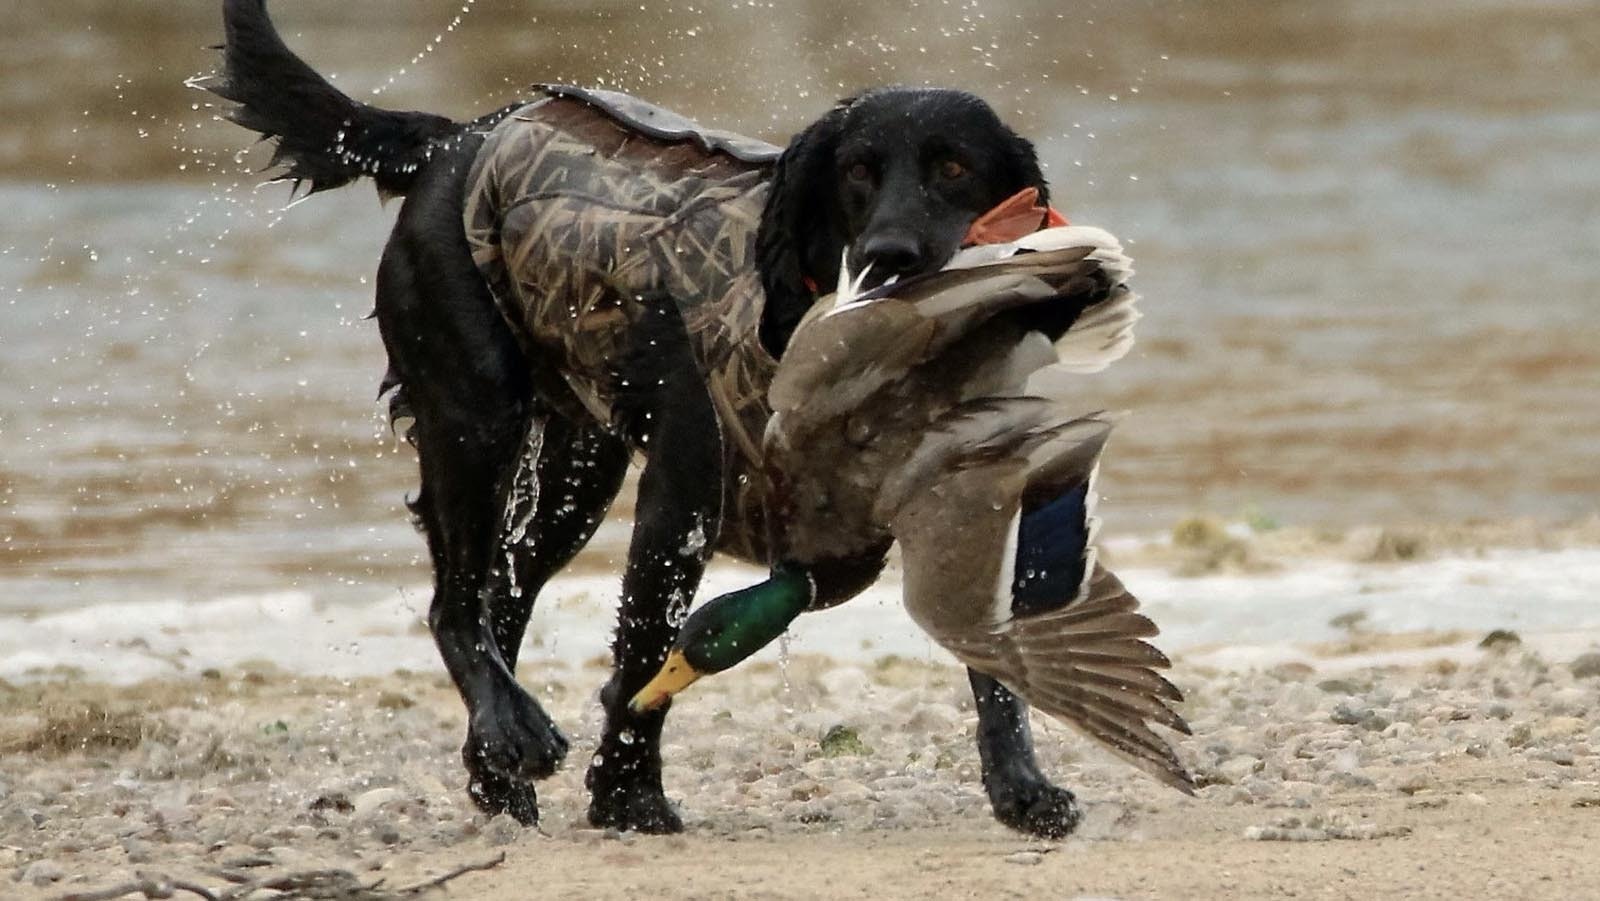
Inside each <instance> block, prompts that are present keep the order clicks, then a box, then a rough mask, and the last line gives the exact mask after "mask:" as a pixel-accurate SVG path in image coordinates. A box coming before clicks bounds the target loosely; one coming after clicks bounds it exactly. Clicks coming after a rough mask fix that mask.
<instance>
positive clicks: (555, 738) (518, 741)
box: [462, 686, 567, 819]
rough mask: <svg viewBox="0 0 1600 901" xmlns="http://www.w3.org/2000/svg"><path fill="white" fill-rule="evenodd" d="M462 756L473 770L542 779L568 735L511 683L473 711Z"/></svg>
mask: <svg viewBox="0 0 1600 901" xmlns="http://www.w3.org/2000/svg"><path fill="white" fill-rule="evenodd" d="M462 756H463V757H464V758H466V760H467V767H468V769H469V770H470V771H471V772H473V773H474V774H476V773H479V772H483V771H487V772H490V773H497V774H499V775H501V776H505V777H508V778H510V779H512V780H518V779H522V780H526V779H544V778H546V777H548V776H550V775H552V774H554V773H555V771H556V770H557V769H558V768H559V767H560V766H561V761H563V760H565V759H566V756H567V738H566V736H564V735H562V734H561V730H560V729H557V728H556V724H555V723H554V722H552V721H551V719H550V715H549V714H547V713H545V712H544V708H542V707H540V706H539V703H538V702H537V701H535V700H534V699H533V698H531V697H529V696H528V693H527V692H525V691H523V690H522V689H521V688H520V687H518V686H513V687H512V688H511V689H509V690H507V691H504V692H501V693H500V694H498V695H496V696H494V697H493V698H492V699H491V700H488V701H485V702H483V703H481V704H479V705H478V708H477V709H476V710H474V711H472V715H471V718H470V720H469V725H468V728H467V746H466V747H465V748H463V749H462ZM475 765H476V767H475ZM519 819H520V817H519Z"/></svg>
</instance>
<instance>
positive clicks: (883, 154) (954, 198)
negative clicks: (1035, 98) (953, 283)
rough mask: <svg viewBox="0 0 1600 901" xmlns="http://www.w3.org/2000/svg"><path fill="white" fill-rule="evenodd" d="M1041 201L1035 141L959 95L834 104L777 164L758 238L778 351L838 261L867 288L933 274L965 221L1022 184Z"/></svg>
mask: <svg viewBox="0 0 1600 901" xmlns="http://www.w3.org/2000/svg"><path fill="white" fill-rule="evenodd" d="M1029 187H1034V188H1038V189H1039V196H1040V202H1041V203H1048V193H1047V187H1046V185H1045V183H1044V177H1043V175H1041V174H1040V171H1039V162H1038V158H1037V157H1036V156H1035V154H1034V150H1033V145H1032V144H1030V143H1029V142H1028V141H1027V140H1025V139H1023V138H1022V137H1020V136H1018V135H1017V134H1016V133H1015V132H1013V131H1012V130H1011V129H1009V128H1007V127H1006V125H1005V124H1004V123H1003V122H1001V121H1000V117H999V116H996V115H995V113H994V110H993V109H991V108H990V107H989V105H988V104H987V103H984V102H983V101H982V100H980V99H978V98H977V97H974V96H973V95H971V94H967V93H964V92H962V91H952V90H936V89H922V88H884V89H880V90H875V91H869V92H867V93H864V94H860V95H858V96H856V97H852V98H849V99H847V100H843V101H841V102H840V103H839V104H838V105H837V106H835V107H834V108H833V109H832V110H831V111H829V112H828V114H827V115H825V116H823V117H822V118H821V119H819V120H817V121H816V122H815V123H813V124H812V125H811V126H810V127H809V128H807V129H806V130H805V131H803V132H801V133H800V134H799V135H796V136H795V138H794V140H793V141H791V142H790V143H789V147H788V148H787V149H786V150H785V151H784V152H783V156H782V157H781V158H780V159H779V160H778V163H777V167H776V169H775V171H774V173H773V178H772V188H771V193H770V194H769V196H768V198H767V206H766V210H765V213H764V214H763V216H762V221H761V229H760V233H759V235H758V237H757V258H758V261H759V264H760V267H761V280H762V286H763V287H764V288H765V289H766V295H767V307H766V310H765V313H764V314H763V317H762V327H761V340H762V343H763V344H765V345H766V346H767V348H768V350H770V351H772V352H773V353H774V355H776V354H777V353H778V352H779V351H780V350H781V349H782V347H783V346H784V344H786V343H787V341H788V336H789V334H790V333H791V332H792V331H793V328H794V325H795V324H796V323H797V322H798V321H799V319H800V317H801V316H802V315H803V314H804V313H805V310H806V308H807V307H809V306H810V301H811V298H812V296H813V288H815V287H817V286H820V287H822V288H823V290H827V289H829V288H831V287H832V286H833V284H834V283H835V281H836V280H837V278H838V275H839V262H840V259H841V257H842V256H844V254H845V253H846V252H847V251H848V257H847V258H846V259H847V261H848V263H849V266H850V270H851V271H852V272H855V273H860V272H863V271H865V272H866V273H867V275H866V281H865V284H866V285H867V286H874V285H878V284H882V283H883V281H884V280H886V279H888V278H889V277H891V276H906V275H915V274H918V273H923V272H931V271H934V270H936V269H938V268H940V267H941V266H943V265H944V264H945V263H946V262H948V261H949V259H950V257H951V256H952V255H953V254H954V253H955V252H956V251H957V250H958V249H960V246H961V241H962V238H963V237H964V236H965V235H966V233H967V229H968V227H969V226H971V224H972V221H973V220H974V219H976V218H978V217H979V216H981V215H983V213H985V212H987V211H988V210H990V209H991V208H993V207H994V206H996V205H997V204H999V203H1000V202H1002V201H1004V200H1005V199H1006V198H1008V197H1010V196H1011V195H1013V194H1015V193H1016V192H1018V191H1020V190H1022V189H1024V188H1029Z"/></svg>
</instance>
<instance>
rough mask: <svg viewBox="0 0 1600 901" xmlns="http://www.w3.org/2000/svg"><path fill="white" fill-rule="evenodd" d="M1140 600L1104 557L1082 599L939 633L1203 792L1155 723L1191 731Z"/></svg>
mask: <svg viewBox="0 0 1600 901" xmlns="http://www.w3.org/2000/svg"><path fill="white" fill-rule="evenodd" d="M1138 607H1139V602H1138V600H1137V599H1136V598H1135V597H1134V596H1133V595H1132V594H1130V593H1129V592H1128V590H1127V589H1126V588H1125V587H1123V585H1122V582H1121V581H1120V580H1118V579H1117V577H1116V576H1114V575H1112V574H1111V572H1110V571H1108V570H1106V569H1105V568H1103V567H1099V566H1096V567H1095V570H1094V573H1093V576H1092V577H1091V579H1090V584H1089V590H1088V596H1087V597H1085V598H1083V599H1081V600H1079V601H1078V602H1077V603H1074V604H1071V605H1068V606H1067V607H1064V608H1061V609H1059V610H1055V611H1052V612H1048V613H1043V614H1039V615H1036V616H1028V617H1019V618H1017V619H1014V620H1012V621H1011V622H1010V623H1008V624H1007V625H1006V626H1005V627H1004V629H1003V630H1001V631H999V632H997V633H995V634H990V635H984V636H973V637H965V638H963V637H955V636H940V635H935V636H934V638H935V639H936V640H937V641H938V642H939V643H940V644H941V645H943V646H944V647H945V648H946V649H948V650H949V651H950V652H951V653H953V654H955V655H956V657H957V658H959V659H960V660H961V661H962V662H963V663H965V664H967V665H968V666H971V667H972V668H974V669H976V670H978V671H979V672H983V673H986V674H988V675H990V676H992V677H994V678H996V679H998V680H999V681H1000V682H1002V683H1004V684H1005V686H1006V687H1007V688H1010V689H1011V690H1012V691H1014V692H1016V693H1017V695H1018V696H1020V697H1021V698H1023V699H1024V700H1026V701H1027V702H1028V703H1029V704H1031V705H1033V706H1034V707H1037V708H1039V709H1040V710H1043V711H1044V712H1045V713H1048V714H1050V715H1051V716H1054V717H1056V718H1057V719H1059V720H1061V721H1063V722H1065V723H1067V724H1069V725H1071V726H1073V727H1074V728H1076V729H1078V730H1079V731H1080V732H1082V733H1084V734H1085V735H1087V736H1089V737H1090V738H1092V739H1094V740H1095V741H1097V742H1099V743H1100V744H1101V745H1104V746H1105V747H1106V748H1108V749H1110V750H1111V751H1112V752H1113V753H1115V754H1117V755H1118V756H1120V757H1122V758H1123V759H1125V760H1127V761H1128V762H1129V763H1131V764H1133V765H1134V766H1136V767H1138V768H1139V769H1141V770H1144V771H1145V772H1146V773H1149V774H1150V775H1152V776H1154V777H1155V778H1156V779H1158V780H1160V781H1161V782H1164V783H1166V784H1167V785H1170V786H1172V787H1173V788H1175V789H1177V790H1178V791H1181V792H1183V793H1185V794H1194V780H1193V778H1192V777H1191V776H1190V775H1189V771H1188V769H1187V768H1186V767H1184V765H1183V762H1182V761H1181V760H1180V759H1179V758H1178V755H1177V753H1176V752H1175V751H1173V749H1172V745H1171V744H1170V743H1169V742H1168V741H1167V740H1166V739H1165V738H1163V737H1162V736H1161V735H1160V734H1159V733H1157V732H1156V731H1155V730H1154V729H1153V728H1152V726H1153V725H1160V726H1165V727H1166V728H1168V729H1171V730H1173V731H1175V732H1179V733H1181V734H1184V735H1188V734H1190V732H1189V724H1188V723H1187V722H1185V721H1184V719H1183V717H1182V716H1181V715H1179V714H1178V712H1177V711H1175V710H1173V709H1172V707H1171V706H1170V705H1171V704H1173V703H1176V702H1180V701H1182V700H1183V694H1182V692H1180V691H1179V690H1178V689H1177V687H1176V686H1174V685H1173V684H1172V683H1171V682H1169V681H1167V680H1166V679H1165V678H1164V677H1162V676H1161V675H1160V674H1159V673H1158V672H1156V671H1157V670H1159V669H1165V668H1166V667H1168V666H1170V662H1169V661H1168V660H1167V658H1166V655H1164V654H1162V653H1161V652H1160V651H1159V650H1157V649H1156V648H1155V647H1154V646H1153V645H1151V644H1149V643H1148V642H1146V641H1144V639H1145V638H1150V637H1154V636H1155V635H1156V634H1157V631H1158V630H1157V629H1156V627H1155V624H1154V623H1152V622H1151V621H1150V620H1149V619H1148V618H1146V617H1144V616H1143V615H1141V614H1139V613H1138V612H1137V611H1138Z"/></svg>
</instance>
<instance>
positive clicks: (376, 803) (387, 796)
mask: <svg viewBox="0 0 1600 901" xmlns="http://www.w3.org/2000/svg"><path fill="white" fill-rule="evenodd" d="M401 797H402V795H401V792H400V789H398V788H395V787H393V786H386V787H384V788H375V789H372V790H371V791H366V792H362V793H361V794H359V795H357V796H356V799H355V800H354V801H353V802H351V805H350V809H351V811H352V812H353V813H354V814H355V817H356V819H358V820H364V819H367V818H368V817H370V816H372V815H373V814H375V813H377V812H378V808H380V807H382V806H383V805H385V804H388V803H389V802H390V801H398V800H400V798H401Z"/></svg>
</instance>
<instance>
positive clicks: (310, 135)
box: [191, 0, 466, 196]
mask: <svg viewBox="0 0 1600 901" xmlns="http://www.w3.org/2000/svg"><path fill="white" fill-rule="evenodd" d="M222 17H223V23H224V25H225V27H226V31H227V43H226V44H224V45H223V46H222V47H221V48H220V49H221V50H222V52H223V67H222V73H221V74H219V75H214V76H210V77H208V78H203V79H198V80H196V81H194V82H191V84H193V85H194V86H195V87H199V88H203V89H204V90H207V91H210V92H211V93H213V94H216V95H217V96H218V97H221V98H223V99H225V100H231V101H233V102H234V103H235V104H237V106H236V107H234V108H233V109H232V110H231V111H230V112H229V113H228V118H229V119H230V120H232V121H233V122H236V123H238V124H239V125H242V126H244V127H245V128H248V129H250V130H251V131H256V132H260V133H261V135H262V136H263V137H264V138H270V139H273V140H275V142H276V148H275V151H274V153H273V155H272V162H271V163H270V164H269V168H275V169H277V170H278V172H277V178H276V179H275V180H277V181H292V182H294V183H295V188H296V189H298V188H299V187H300V185H301V184H302V183H304V184H307V185H309V186H310V188H309V190H308V191H307V192H306V193H307V195H308V196H309V195H310V194H315V193H316V192H318V191H325V190H327V189H329V188H337V187H339V186H341V185H346V184H349V183H350V182H352V181H355V180H356V179H358V178H360V177H362V176H368V177H370V178H371V179H372V180H373V181H375V182H377V185H378V191H379V192H380V193H382V194H384V195H399V194H404V193H406V191H407V190H408V189H409V188H410V187H411V184H412V182H413V181H414V180H415V179H416V175H417V171H418V170H419V169H420V168H421V167H422V166H423V164H425V163H426V162H427V161H428V159H429V158H430V157H431V156H432V155H433V152H434V151H435V150H436V149H437V148H439V147H440V146H441V145H442V144H443V143H445V142H447V141H448V140H450V139H451V138H452V137H454V136H455V135H458V134H460V133H461V132H462V131H464V130H465V129H466V126H465V125H462V124H459V123H456V122H452V121H451V120H449V119H447V118H445V117H443V116H435V115H433V114H431V113H419V112H396V111H394V110H386V109H379V108H377V107H374V106H368V105H367V104H365V103H360V102H357V101H355V100H352V99H351V98H350V97H348V96H346V95H345V94H344V93H342V92H341V91H339V89H337V88H335V87H334V86H333V85H331V84H329V83H328V81H327V79H325V78H323V77H322V76H321V75H318V74H317V73H316V72H315V71H314V70H313V69H312V68H311V67H310V66H308V65H306V63H305V62H304V61H303V60H301V59H300V57H298V56H296V55H295V54H294V52H293V51H291V50H290V49H289V48H288V47H287V46H285V45H284V43H283V39H282V38H280V37H279V36H278V30H277V29H276V28H275V27H273V24H272V19H271V18H269V17H268V16H267V4H266V0H223V5H222Z"/></svg>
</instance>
